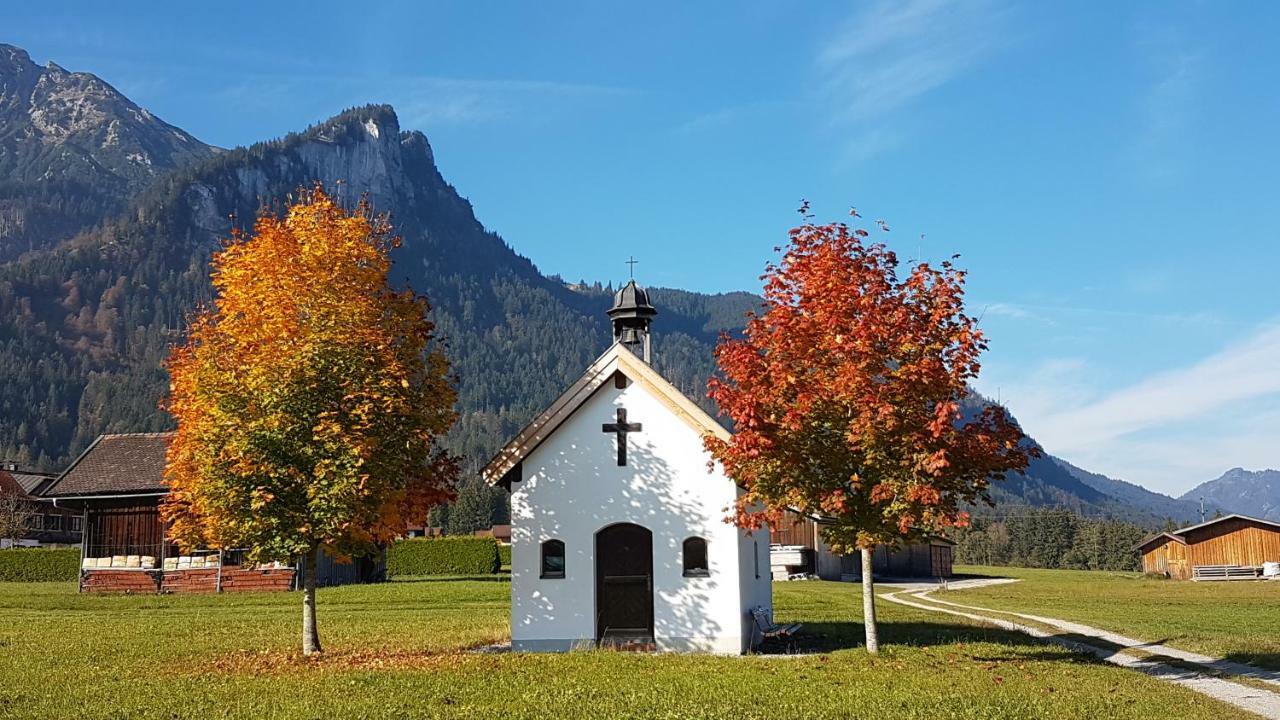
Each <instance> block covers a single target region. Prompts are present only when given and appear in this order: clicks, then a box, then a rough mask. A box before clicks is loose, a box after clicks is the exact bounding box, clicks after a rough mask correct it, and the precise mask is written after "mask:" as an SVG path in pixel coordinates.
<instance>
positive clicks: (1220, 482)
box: [1182, 468, 1280, 521]
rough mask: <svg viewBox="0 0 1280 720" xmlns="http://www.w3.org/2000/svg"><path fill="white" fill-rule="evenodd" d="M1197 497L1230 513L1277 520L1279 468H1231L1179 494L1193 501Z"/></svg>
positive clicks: (1278, 509)
mask: <svg viewBox="0 0 1280 720" xmlns="http://www.w3.org/2000/svg"><path fill="white" fill-rule="evenodd" d="M1200 498H1204V500H1205V504H1206V505H1208V504H1210V503H1212V504H1213V505H1216V506H1218V507H1220V508H1222V509H1223V510H1224V511H1226V512H1229V513H1239V514H1240V515H1248V516H1250V517H1256V518H1261V519H1263V520H1275V521H1280V470H1245V469H1244V468H1231V469H1230V470H1228V471H1226V472H1224V473H1222V475H1221V476H1219V477H1217V478H1215V479H1213V480H1210V481H1208V482H1205V483H1201V484H1199V485H1197V486H1195V487H1194V488H1192V489H1191V490H1188V491H1187V492H1186V493H1185V494H1184V495H1183V496H1182V499H1183V500H1186V501H1188V502H1195V503H1198V502H1199V501H1200Z"/></svg>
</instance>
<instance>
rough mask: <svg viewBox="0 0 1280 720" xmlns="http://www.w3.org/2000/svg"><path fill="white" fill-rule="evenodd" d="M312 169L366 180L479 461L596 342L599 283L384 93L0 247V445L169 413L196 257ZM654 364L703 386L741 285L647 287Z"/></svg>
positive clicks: (737, 316) (45, 444)
mask: <svg viewBox="0 0 1280 720" xmlns="http://www.w3.org/2000/svg"><path fill="white" fill-rule="evenodd" d="M317 182H319V183H322V184H323V185H324V186H325V187H326V188H328V189H329V190H330V191H331V192H332V193H334V194H336V195H337V196H338V197H339V198H341V199H342V200H343V201H344V202H345V203H346V204H348V205H354V204H355V203H356V202H358V201H359V198H360V197H362V196H365V195H367V197H368V198H369V200H370V202H371V203H372V204H373V207H374V209H375V210H376V211H380V212H387V213H389V214H390V216H391V220H392V223H393V224H394V226H395V228H396V231H397V232H398V233H399V234H401V235H402V237H403V240H404V242H403V245H402V246H401V248H399V250H397V254H396V256H395V260H396V265H395V268H394V270H393V276H394V279H395V280H396V281H397V282H402V281H403V282H407V283H408V284H409V285H411V286H412V287H413V288H414V289H416V290H418V291H419V292H422V293H425V294H426V295H427V296H428V297H429V298H430V299H431V302H432V303H433V306H434V308H433V313H432V314H433V318H434V319H435V321H436V323H437V325H438V326H439V329H440V332H441V334H442V336H443V337H446V338H448V344H449V355H450V357H451V358H452V360H453V363H454V367H455V370H456V371H457V374H458V377H459V396H460V403H461V407H462V410H463V413H462V419H461V421H460V423H459V427H458V429H457V432H456V433H455V436H454V437H453V438H452V439H451V444H452V446H453V449H454V450H456V451H458V452H461V453H464V454H465V455H466V456H467V457H468V458H470V459H471V460H472V462H473V463H474V462H483V460H484V459H486V456H487V454H488V453H489V452H490V451H491V450H492V449H493V448H494V447H496V446H497V445H498V444H500V443H501V442H502V441H503V439H505V438H506V437H507V436H509V435H510V434H512V433H514V432H515V431H516V430H517V429H518V428H519V427H520V426H521V425H522V424H523V423H524V422H525V421H527V420H528V418H530V417H531V416H532V415H533V413H535V412H536V411H538V410H540V409H541V408H542V407H543V406H544V405H545V404H547V403H549V402H550V401H551V400H552V399H553V398H554V397H555V395H556V394H557V393H558V392H559V391H560V390H561V389H562V388H563V387H565V386H566V385H567V384H568V383H569V382H571V381H572V380H573V379H574V378H575V377H576V376H577V374H578V373H580V372H581V371H582V368H584V367H586V365H587V364H588V363H589V362H590V361H591V359H592V358H594V357H595V355H596V354H598V353H599V352H600V351H601V350H602V349H603V348H604V347H605V345H606V344H607V342H608V337H609V336H608V329H607V323H606V318H605V314H604V309H605V308H606V307H607V305H608V302H609V299H610V298H609V294H608V291H607V288H602V287H594V286H588V287H577V288H576V289H570V288H569V287H568V286H566V285H565V284H564V283H563V282H560V281H559V280H556V279H553V278H547V277H544V276H543V275H542V274H541V273H539V272H538V270H537V268H535V267H534V266H533V264H532V263H531V262H529V261H528V260H527V259H525V258H523V257H520V256H519V255H517V254H516V253H515V252H513V251H512V250H511V248H510V247H508V246H507V245H506V243H505V242H503V240H502V239H501V238H499V237H498V236H497V235H495V234H493V233H490V232H488V231H486V230H485V229H484V227H483V226H482V225H481V224H480V223H479V221H477V220H476V218H475V215H474V214H473V212H472V209H471V205H470V203H468V202H467V201H466V200H465V199H463V198H462V197H461V196H459V195H458V193H457V192H456V191H455V190H454V189H453V188H452V187H451V186H449V184H448V183H446V182H445V180H444V178H443V177H441V175H440V173H439V171H438V170H437V169H436V166H435V162H434V158H433V156H432V153H431V147H430V145H429V144H428V143H427V139H426V138H425V137H424V136H423V135H422V134H421V133H417V132H401V131H400V128H399V124H398V121H397V118H396V115H395V113H394V112H393V111H392V110H391V108H389V107H386V106H371V107H364V108H358V109H354V110H350V111H348V112H345V113H343V114H341V115H339V116H337V117H335V118H333V119H331V120H329V121H326V122H324V123H320V124H318V125H316V126H314V127H312V128H310V129H309V130H307V131H306V132H303V133H298V134H294V135H290V136H288V137H286V138H283V139H281V140H278V141H273V142H267V143H261V144H258V145H255V146H253V147H250V148H241V149H237V150H233V151H229V152H223V153H219V154H218V155H217V156H215V157H212V158H209V159H207V160H205V161H203V162H198V163H195V164H193V165H190V166H188V167H185V168H183V169H180V170H178V171H176V172H174V173H171V174H169V175H166V176H163V177H161V178H159V179H157V180H156V181H154V182H153V183H152V184H151V185H150V186H149V188H148V190H146V191H145V192H143V193H142V194H141V195H140V196H139V197H138V198H137V199H136V200H135V202H134V203H133V204H132V206H131V207H130V209H129V211H128V212H126V213H124V214H122V215H120V216H118V217H116V218H115V219H112V220H109V221H106V222H105V223H104V224H103V225H102V226H101V227H98V228H95V229H94V230H92V231H90V232H87V233H85V234H82V235H81V236H79V237H77V238H75V239H74V240H72V241H69V242H67V243H64V244H62V245H60V246H59V247H57V248H53V249H50V250H46V251H43V252H37V253H30V254H28V255H27V256H25V257H23V258H21V259H20V260H17V261H14V262H10V263H8V264H5V265H0V372H4V373H6V377H7V378H13V379H14V382H12V383H6V384H5V385H4V386H3V387H0V409H3V412H0V452H3V453H5V454H6V455H7V456H9V457H15V456H16V459H18V460H19V461H27V462H36V463H38V464H42V465H44V466H58V465H60V464H61V463H63V462H65V461H66V460H67V459H68V458H69V457H70V456H71V455H73V454H75V453H76V452H78V451H79V450H80V449H82V448H83V447H85V446H86V444H87V443H88V442H90V441H91V440H92V439H93V438H94V437H95V436H96V435H97V434H98V433H101V432H106V431H113V430H125V429H130V430H155V429H161V428H164V427H166V426H167V425H168V423H169V419H168V417H167V416H166V415H165V414H164V413H163V412H161V411H160V410H159V409H158V407H157V404H158V402H159V400H160V398H161V396H162V393H163V390H164V388H165V376H164V373H163V371H162V369H161V367H162V364H163V360H164V358H165V357H166V355H167V352H168V347H169V345H170V344H171V343H172V342H173V341H174V340H175V339H176V338H177V337H178V336H179V335H180V334H181V330H182V326H183V320H184V317H185V315H186V313H187V312H189V311H190V310H191V309H192V308H193V307H195V306H196V305H197V304H198V303H200V302H204V301H207V300H208V299H209V298H210V288H209V283H208V267H207V263H208V258H209V255H210V253H211V252H212V251H213V250H214V249H216V248H217V246H218V242H219V241H220V240H221V239H224V238H226V237H227V235H228V234H229V233H230V232H231V231H232V229H233V228H234V227H244V226H246V225H248V224H250V223H251V222H252V219H253V217H254V216H255V215H256V213H257V212H258V211H259V210H260V209H261V208H263V207H264V206H265V207H268V208H271V207H279V205H280V203H281V201H282V200H284V199H285V198H287V197H288V195H289V194H290V193H291V192H293V191H294V190H296V189H297V188H298V187H300V186H306V185H310V184H313V183H317ZM654 298H655V301H656V302H658V303H659V304H660V306H661V312H662V316H661V317H660V318H659V322H658V324H657V328H656V331H657V332H656V344H657V350H656V364H657V365H658V366H659V367H660V369H662V371H663V372H664V373H666V374H667V375H668V377H670V378H672V379H673V381H675V382H676V383H677V384H678V385H680V387H681V388H682V389H683V390H685V391H687V392H688V393H690V394H691V395H695V396H700V395H702V388H703V387H704V383H705V379H706V378H707V377H708V376H709V375H710V373H711V369H712V368H711V354H710V348H711V345H712V343H713V342H714V340H715V338H716V336H717V335H718V333H719V332H720V331H721V330H723V329H727V328H730V327H732V326H734V325H737V324H740V323H741V318H742V315H743V313H744V312H745V311H746V310H747V309H748V308H749V307H751V306H752V305H753V304H755V303H756V302H758V300H757V299H755V298H754V296H752V295H750V294H747V293H734V294H729V295H721V296H707V295H699V294H697V293H686V292H681V291H674V290H672V291H664V290H661V289H657V290H655V291H654Z"/></svg>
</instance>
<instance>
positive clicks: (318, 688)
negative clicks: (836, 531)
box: [0, 576, 1238, 720]
mask: <svg viewBox="0 0 1280 720" xmlns="http://www.w3.org/2000/svg"><path fill="white" fill-rule="evenodd" d="M774 587H775V590H774V592H775V598H776V605H777V616H778V619H779V620H787V621H800V622H803V623H805V630H806V632H807V633H808V638H807V640H806V641H805V643H806V645H807V647H809V648H810V649H818V650H822V652H818V653H815V654H812V655H808V656H802V657H797V656H781V655H777V656H763V655H762V656H749V657H740V658H739V657H729V658H722V657H710V656H675V655H663V656H653V655H642V654H633V653H618V652H609V651H583V652H574V653H569V654H565V655H523V654H511V653H505V654H479V653H474V652H468V651H467V649H468V648H474V647H476V646H482V645H487V644H491V643H499V642H502V641H504V640H505V639H506V638H507V635H508V629H507V623H508V616H507V613H508V597H509V589H510V585H509V583H508V582H507V581H506V579H505V577H504V576H486V577H469V578H467V577H460V578H412V579H404V580H399V581H395V582H389V583H384V584H381V585H369V586H351V587H341V588H331V589H323V590H321V591H320V595H319V608H320V609H319V618H320V629H321V634H322V638H323V640H324V642H325V649H326V653H325V655H324V656H323V657H322V658H320V659H318V660H304V659H302V658H301V657H300V656H299V654H298V652H297V645H298V636H299V614H300V613H299V609H300V604H301V596H300V595H298V594H296V593H280V594H245V595H222V596H86V595H79V594H77V593H76V592H75V585H74V584H71V583H0V615H2V616H3V617H4V618H5V622H4V623H3V624H0V717H3V718H43V719H47V718H62V717H83V718H187V717H226V718H250V717H252V718H322V717H323V718H333V717H351V718H418V717H424V718H430V717H442V718H445V717H447V718H453V717H460V718H461V717H486V718H491V717H505V718H545V717H567V718H602V717H669V718H687V717H705V718H778V717H783V718H793V717H820V718H847V717H885V718H930V719H934V718H975V719H976V718H1079V717H1107V718H1163V717H1178V718H1179V719H1180V720H1194V719H1197V718H1223V717H1236V716H1238V713H1237V712H1236V711H1234V710H1233V709H1232V708H1230V707H1228V706H1225V705H1222V704H1219V703H1217V702H1215V701H1212V700H1209V699H1207V698H1205V697H1203V696H1200V695H1197V694H1195V693H1192V692H1190V691H1188V690H1184V689H1182V688H1179V687H1172V686H1168V685H1164V684H1161V683H1159V682H1158V681H1156V680H1153V679H1151V678H1148V677H1146V676H1143V675H1140V674H1137V673H1133V672H1130V671H1126V670H1123V669H1119V668H1115V667H1111V666H1108V665H1105V664H1102V663H1099V662H1096V661H1093V660H1090V659H1086V658H1084V657H1081V656H1078V655H1075V654H1072V653H1069V652H1066V651H1064V650H1062V649H1061V648H1057V647H1054V646H1050V645H1044V644H1038V643H1035V642H1033V641H1031V640H1029V639H1028V638H1025V637H1023V636H1021V635H1017V634H1013V633H1008V632H1004V631H1000V630H996V629H991V628H985V627H980V626H976V625H969V624H963V622H958V621H955V620H953V619H951V618H946V617H943V616H938V615H934V614H931V613H926V612H923V611H917V610H913V609H911V608H904V607H900V606H895V605H892V604H890V603H887V602H882V603H880V612H881V637H882V642H883V643H885V647H884V649H883V651H882V654H881V655H880V656H879V657H875V658H872V657H869V656H868V655H867V654H866V653H865V652H863V651H862V650H861V649H860V647H859V645H860V642H861V634H862V626H861V624H860V620H861V618H860V614H859V596H858V594H857V592H858V587H857V586H855V585H849V584H840V583H827V582H817V581H814V582H795V583H778V584H775V586H774Z"/></svg>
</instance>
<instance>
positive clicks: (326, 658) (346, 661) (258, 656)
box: [186, 648, 478, 676]
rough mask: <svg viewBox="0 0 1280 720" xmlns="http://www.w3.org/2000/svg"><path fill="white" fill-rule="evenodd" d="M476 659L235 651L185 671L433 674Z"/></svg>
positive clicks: (412, 653)
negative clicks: (416, 671) (438, 670)
mask: <svg viewBox="0 0 1280 720" xmlns="http://www.w3.org/2000/svg"><path fill="white" fill-rule="evenodd" d="M476 659H478V658H476V657H474V656H470V655H467V654H464V653H458V652H446V653H441V652H429V651H425V650H393V649H386V648H369V649H360V650H331V651H329V652H325V653H323V654H320V655H313V656H310V657H307V656H304V655H302V654H301V653H298V652H286V651H282V650H260V651H252V650H237V651H234V652H231V653H228V654H225V655H220V656H218V657H216V658H213V659H212V660H211V661H209V663H208V665H207V666H204V667H201V668H188V669H186V670H187V671H188V672H195V673H199V674H206V673H208V672H209V671H210V670H212V671H214V672H219V673H227V674H246V675H272V676H277V675H287V674H292V673H299V672H313V671H347V670H433V669H438V668H442V667H447V666H451V665H457V664H460V663H463V662H470V661H474V660H476Z"/></svg>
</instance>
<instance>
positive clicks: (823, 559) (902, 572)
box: [770, 511, 955, 582]
mask: <svg viewBox="0 0 1280 720" xmlns="http://www.w3.org/2000/svg"><path fill="white" fill-rule="evenodd" d="M822 524H823V520H822V519H821V518H814V517H811V516H809V515H805V514H803V513H799V512H795V511H790V512H788V513H787V514H786V516H785V517H784V518H783V521H782V523H781V524H780V526H779V527H778V528H777V530H776V531H775V533H774V542H775V544H774V545H773V551H772V553H771V563H770V564H771V565H772V566H773V573H774V577H776V578H778V579H786V577H788V576H790V575H792V574H795V573H804V574H813V575H817V576H818V577H820V578H822V579H823V580H843V581H846V582H848V581H853V582H856V581H860V580H861V579H862V557H861V555H860V554H858V553H851V554H847V555H838V554H836V553H835V552H833V551H832V550H831V546H830V545H828V544H827V543H826V542H825V541H824V540H823V539H822ZM954 547H955V542H954V541H952V540H950V539H948V538H945V537H942V536H941V535H929V536H927V537H924V538H922V539H920V540H917V541H915V542H911V543H905V544H902V545H898V546H896V547H887V546H884V545H881V546H879V547H877V548H876V549H875V550H874V551H872V553H871V572H872V573H874V574H875V575H877V576H879V577H891V578H926V577H927V578H949V577H951V576H952V554H953V548H954ZM793 563H794V564H793Z"/></svg>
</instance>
